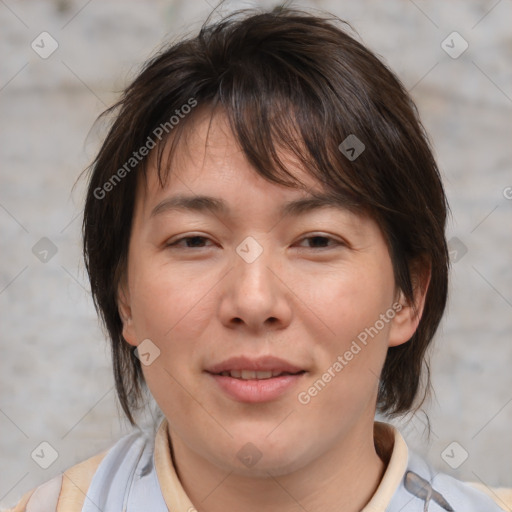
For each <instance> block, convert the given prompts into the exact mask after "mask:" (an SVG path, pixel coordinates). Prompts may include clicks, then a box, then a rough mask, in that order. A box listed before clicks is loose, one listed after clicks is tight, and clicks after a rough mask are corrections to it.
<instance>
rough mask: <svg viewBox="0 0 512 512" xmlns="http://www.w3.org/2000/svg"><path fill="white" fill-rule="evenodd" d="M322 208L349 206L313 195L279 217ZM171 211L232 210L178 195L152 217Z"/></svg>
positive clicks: (219, 203) (204, 199) (285, 208)
mask: <svg viewBox="0 0 512 512" xmlns="http://www.w3.org/2000/svg"><path fill="white" fill-rule="evenodd" d="M320 208H337V209H340V210H347V205H346V204H345V203H344V202H343V201H342V200H341V199H337V198H335V197H333V196H331V195H327V194H313V195H310V196H308V197H304V198H301V199H295V200H293V201H289V202H287V203H284V204H283V205H282V206H281V208H280V210H279V212H278V213H279V215H280V216H282V217H286V216H298V215H302V214H304V213H307V212H311V211H313V210H318V209H320ZM169 211H193V212H203V213H206V212H208V211H209V212H213V213H216V214H219V215H224V216H229V215H230V214H231V209H230V208H229V206H228V204H227V203H226V202H225V201H224V200H223V199H220V198H217V197H212V196H207V195H192V196H189V195H176V196H172V197H168V198H166V199H164V200H163V201H161V202H160V203H158V204H157V205H156V206H155V207H154V208H153V210H152V211H151V215H150V217H155V216H158V215H161V214H163V213H165V212H169Z"/></svg>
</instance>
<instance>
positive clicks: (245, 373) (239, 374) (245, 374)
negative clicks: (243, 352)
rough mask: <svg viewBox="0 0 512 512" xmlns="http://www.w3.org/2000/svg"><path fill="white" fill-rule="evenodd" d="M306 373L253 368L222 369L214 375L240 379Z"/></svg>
mask: <svg viewBox="0 0 512 512" xmlns="http://www.w3.org/2000/svg"><path fill="white" fill-rule="evenodd" d="M302 373H306V372H305V371H304V370H301V371H298V372H294V373H292V372H285V371H281V370H266V371H255V370H228V371H223V372H220V373H217V374H214V375H221V376H223V377H231V378H233V379H241V380H267V379H273V378H275V377H281V376H283V375H299V374H302Z"/></svg>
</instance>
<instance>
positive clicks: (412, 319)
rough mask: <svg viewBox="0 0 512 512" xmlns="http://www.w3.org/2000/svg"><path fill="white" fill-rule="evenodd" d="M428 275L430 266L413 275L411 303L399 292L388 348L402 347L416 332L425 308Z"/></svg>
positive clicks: (428, 281) (428, 282)
mask: <svg viewBox="0 0 512 512" xmlns="http://www.w3.org/2000/svg"><path fill="white" fill-rule="evenodd" d="M430 275H431V271H430V265H428V266H426V267H423V269H421V270H420V271H418V272H416V273H414V274H413V278H412V284H413V294H414V302H413V303H411V301H409V300H408V299H407V297H406V296H405V294H404V293H403V292H402V291H400V294H399V297H398V300H397V303H399V304H400V306H401V307H400V308H397V309H396V315H395V317H394V318H393V320H392V323H391V329H390V333H389V342H388V346H390V347H396V346H397V345H402V344H403V343H406V342H408V341H409V340H410V339H411V338H412V336H413V335H414V333H415V332H416V329H417V328H418V325H419V323H420V320H421V317H422V315H423V309H424V307H425V299H426V296H427V291H428V287H429V284H430Z"/></svg>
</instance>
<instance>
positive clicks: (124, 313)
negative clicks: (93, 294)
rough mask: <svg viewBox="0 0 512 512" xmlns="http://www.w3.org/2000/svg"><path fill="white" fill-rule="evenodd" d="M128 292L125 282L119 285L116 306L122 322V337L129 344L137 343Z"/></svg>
mask: <svg viewBox="0 0 512 512" xmlns="http://www.w3.org/2000/svg"><path fill="white" fill-rule="evenodd" d="M130 304H131V303H130V293H129V291H128V286H127V285H126V283H122V284H120V285H119V289H118V292H117V308H118V311H119V316H120V317H121V320H122V322H123V338H124V339H125V341H126V342H127V343H129V344H130V345H133V346H136V345H137V337H136V336H135V330H134V326H133V319H132V308H131V305H130Z"/></svg>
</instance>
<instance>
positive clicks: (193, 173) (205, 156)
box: [83, 9, 448, 467]
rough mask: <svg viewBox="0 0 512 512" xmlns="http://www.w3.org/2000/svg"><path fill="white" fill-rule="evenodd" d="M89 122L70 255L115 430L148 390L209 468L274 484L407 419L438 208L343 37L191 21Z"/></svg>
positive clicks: (427, 317)
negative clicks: (87, 284) (81, 266)
mask: <svg viewBox="0 0 512 512" xmlns="http://www.w3.org/2000/svg"><path fill="white" fill-rule="evenodd" d="M108 112H109V114H115V119H114V122H113V124H112V126H111V128H110V131H109V133H108V135H107V137H106V139H105V141H104V143H103V146H102V147H101V149H100V151H99V153H98V155H97V158H96V159H95V161H94V162H93V164H92V166H91V176H90V181H89V188H88V193H87V198H86V207H85V212H84V223H83V234H84V254H85V261H86V266H87V270H88V273H89V276H90V281H91V287H92V293H93V297H94V301H95V305H96V307H97V309H98V312H99V313H100V314H101V316H102V319H103V321H104V323H105V326H106V329H107V331H108V335H109V338H110V341H111V345H112V355H113V365H114V375H115V381H116V387H117V393H118V396H119V400H120V403H121V405H122V407H123V410H124V412H125V413H126V415H127V417H128V419H129V420H130V421H131V422H132V423H133V422H134V412H135V411H136V410H137V408H139V407H140V406H141V398H142V393H141V391H142V390H143V388H144V386H145V385H147V386H148V387H149V390H150V391H151V393H152V394H153V396H154V397H155V399H156V402H157V403H158V405H159V406H160V408H161V409H162V411H163V412H164V414H165V415H166V416H167V418H168V420H169V423H170V425H171V427H172V428H173V429H174V431H175V432H176V433H177V435H179V436H180V437H182V438H183V440H184V442H186V443H189V444H190V445H194V446H196V447H198V448H197V449H198V450H199V451H201V453H203V454H204V455H205V457H207V458H209V459H210V460H211V461H213V462H216V463H218V464H222V461H225V460H227V458H229V457H232V456H233V454H235V453H236V448H240V447H241V446H243V445H244V444H245V443H247V442H253V444H255V445H256V446H258V447H260V448H261V449H262V451H263V450H264V449H266V448H269V447H270V446H272V448H273V449H274V450H276V447H278V448H277V451H274V452H273V453H277V455H275V457H277V458H278V459H279V460H277V459H276V461H274V462H275V464H277V465H280V466H281V467H285V466H286V467H288V466H290V465H293V464H296V463H297V464H301V463H302V462H304V463H305V461H307V460H309V459H311V458H314V457H315V454H318V453H320V452H321V451H322V450H327V449H328V446H329V443H330V442H331V443H332V442H333V440H334V439H336V438H338V437H340V436H343V435H344V433H346V432H348V431H349V430H350V429H351V428H352V427H353V426H354V425H357V424H358V422H360V421H363V420H364V421H373V416H374V414H375V411H376V409H377V410H379V411H380V412H382V413H384V414H388V415H390V416H392V415H397V414H403V413H406V412H409V411H411V410H412V409H413V408H414V407H417V406H418V404H419V403H421V401H422V399H423V398H424V396H425V392H426V390H428V386H429V384H428V365H426V355H425V354H426V350H427V348H428V346H429V344H430V343H431V341H432V339H433V336H434V333H435V332H436V329H437V327H438V324H439V322H440V320H441V317H442V314H443V311H444V308H445V303H446V294H447V270H448V257H447V248H446V240H445V236H444V229H445V219H446V214H447V203H446V198H445V195H444V191H443V187H442V183H441V179H440V176H439V172H438V168H437V166H436V163H435V160H434V157H433V155H432V151H431V148H430V146H429V142H428V139H427V136H426V134H425V132H424V129H423V127H422V125H421V122H420V120H419V118H418V114H417V110H416V107H415V105H414V103H413V101H412V100H411V98H410V97H409V95H408V93H407V91H406V90H405V89H404V87H403V86H402V84H401V83H400V81H399V80H398V79H397V77H396V76H395V75H394V74H393V73H392V72H391V71H390V70H389V69H388V68H387V67H386V66H385V65H384V64H383V63H382V62H381V61H380V60H379V59H378V58H377V57H376V56H375V55H374V54H373V53H372V52H370V51H369V50H368V49H366V48H365V47H364V46H363V45H361V44H360V43H359V42H357V40H356V39H355V38H353V37H352V36H351V35H349V32H348V28H347V27H346V25H344V24H343V22H341V20H338V19H337V18H335V17H334V16H331V17H328V16H327V15H326V16H324V17H321V16H318V15H316V16H312V15H310V14H308V13H307V12H304V11H298V10H294V9H275V10H274V11H272V12H255V11H253V10H251V11H242V12H237V13H233V14H231V15H230V16H227V17H226V18H224V19H223V20H221V21H219V22H217V23H211V24H210V23H208V22H207V23H205V25H204V26H203V27H202V29H201V31H200V33H199V34H198V35H197V36H196V37H190V38H187V39H183V40H182V41H180V42H177V43H173V44H172V45H171V46H169V47H166V48H164V49H163V50H162V51H161V52H159V53H158V54H157V55H156V56H155V57H154V58H152V59H151V60H150V61H148V62H147V63H146V64H145V66H144V68H143V70H142V71H141V72H140V74H139V75H138V76H137V77H136V79H135V80H134V81H133V82H132V83H131V84H130V85H129V86H128V87H127V89H126V90H125V92H124V94H123V96H122V98H121V99H120V101H119V102H118V103H117V104H116V105H114V106H113V107H112V108H111V109H109V111H108ZM178 196H180V198H179V199H177V198H178ZM184 196H187V197H188V199H187V198H186V197H184ZM198 196H201V197H198ZM203 196H208V197H207V198H205V197H203ZM141 343H144V345H142V348H143V350H136V348H137V347H138V346H139V345H140V344H141ZM141 352H142V353H143V354H146V355H145V356H144V358H142V363H143V364H141V359H140V357H141V355H142V354H141ZM233 358H235V360H233ZM240 358H241V359H240ZM277 360H279V361H277ZM244 365H245V366H244ZM246 367H247V368H246ZM278 367H279V368H278ZM243 368H246V369H248V370H251V369H252V370H256V369H260V370H261V371H271V370H273V369H279V370H283V371H286V372H287V373H292V374H294V375H290V376H288V377H286V376H285V377H281V379H280V381H279V382H280V383H278V384H276V385H275V386H274V387H275V388H276V389H277V391H275V390H274V391H275V393H274V394H272V393H271V392H268V390H267V392H268V393H267V394H266V395H265V393H263V395H261V394H260V395H258V393H256V394H251V393H252V392H251V390H250V389H248V388H249V387H250V386H245V385H244V386H245V387H244V386H242V387H243V389H242V391H240V389H239V387H236V386H238V384H236V383H235V388H236V389H235V388H233V387H232V386H231V384H230V383H227V384H226V379H230V381H231V380H232V377H227V376H226V375H225V374H224V375H220V374H221V373H222V372H225V371H231V370H232V371H233V372H236V371H238V370H240V369H243ZM425 372H426V373H425ZM423 374H425V377H426V379H425V380H426V384H425V385H424V386H421V382H422V376H423ZM230 375H231V376H233V373H231V374H230ZM235 375H237V374H236V373H235ZM245 376H246V377H247V376H249V377H254V375H249V374H246V375H245ZM266 376H267V375H266V374H263V375H260V377H261V379H263V378H265V377H266ZM242 377H243V376H242ZM280 386H281V387H280ZM240 393H242V394H241V395H240ZM256 395H258V396H256ZM262 397H263V398H262ZM290 410H293V412H294V414H292V415H291V416H290V417H289V419H287V420H286V422H285V423H283V424H282V425H280V426H279V428H278V429H276V430H275V432H274V433H273V434H272V436H270V435H269V432H270V431H272V430H273V429H275V428H276V426H277V425H279V424H280V421H282V419H283V417H284V416H285V415H286V414H287V413H289V412H290ZM214 430H215V431H218V432H219V433H220V438H219V436H218V435H217V434H215V435H213V431H214ZM219 439H220V440H219ZM304 439H307V441H306V442H304ZM301 440H302V441H301ZM298 443H301V450H299V451H297V449H296V446H297V444H298ZM227 454H229V457H228V455H227ZM292 454H293V455H292ZM301 457H302V459H301ZM299 459H300V460H301V461H302V462H300V461H299V462H297V460H299Z"/></svg>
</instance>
